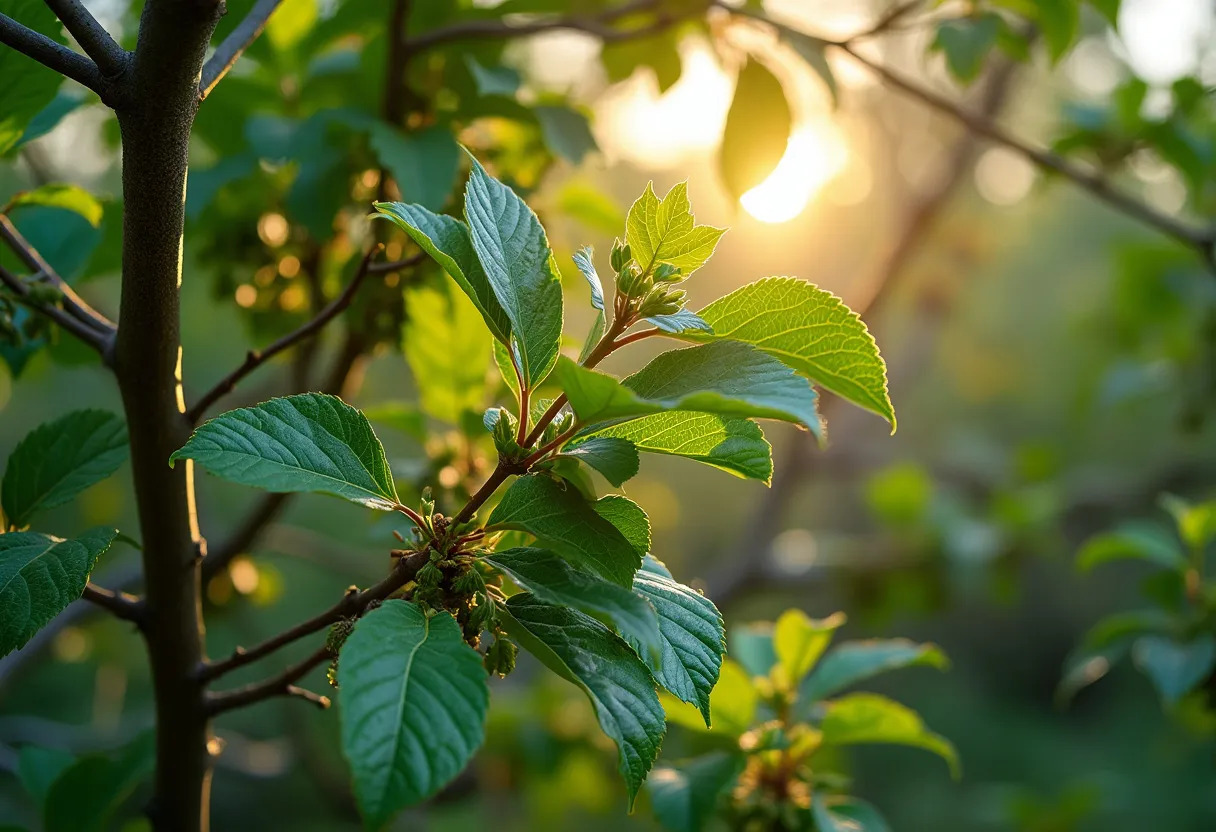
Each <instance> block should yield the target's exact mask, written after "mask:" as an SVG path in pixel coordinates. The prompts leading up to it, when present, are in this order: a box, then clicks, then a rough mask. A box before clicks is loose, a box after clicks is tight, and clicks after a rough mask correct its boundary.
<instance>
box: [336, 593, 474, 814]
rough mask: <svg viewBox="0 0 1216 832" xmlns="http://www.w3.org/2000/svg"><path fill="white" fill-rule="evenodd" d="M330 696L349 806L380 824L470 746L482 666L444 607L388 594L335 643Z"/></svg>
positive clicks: (435, 781) (440, 781) (438, 780)
mask: <svg viewBox="0 0 1216 832" xmlns="http://www.w3.org/2000/svg"><path fill="white" fill-rule="evenodd" d="M338 705H339V707H340V709H341V710H340V715H341V722H342V728H341V731H342V752H343V754H345V755H346V759H347V761H348V762H349V763H350V767H351V773H352V775H353V778H354V784H355V796H356V797H357V798H358V801H359V809H360V811H361V812H362V814H363V818H364V820H365V821H366V823H367V825H368V826H369V827H371V828H380V827H382V826H383V825H384V824H385V822H386V821H387V820H388V819H389V818H391V817H392V816H393V815H395V814H396V813H397V812H398V811H400V810H401V809H403V808H405V807H406V806H411V805H413V804H416V803H420V802H421V801H423V800H426V799H427V798H428V797H430V796H432V795H434V794H436V793H437V792H439V790H440V789H442V788H443V787H444V786H446V785H447V784H448V783H449V782H451V781H452V780H453V779H454V778H455V777H456V775H458V774H460V772H461V771H462V770H463V769H464V767H465V766H466V765H467V764H468V762H469V760H471V759H472V757H473V755H474V754H475V753H476V752H477V749H478V748H479V747H480V746H481V743H482V741H483V740H484V738H485V721H486V710H487V708H488V706H489V689H488V688H487V687H486V671H485V669H484V668H483V667H482V663H481V656H480V655H478V653H477V651H476V650H474V649H473V648H471V647H469V645H467V644H465V642H464V636H463V635H462V633H461V630H460V625H459V624H457V623H456V619H454V618H452V616H450V615H449V614H447V613H446V612H440V613H437V614H435V615H432V616H428V615H427V614H426V613H424V612H423V611H422V610H421V609H419V608H418V606H416V605H415V604H411V603H408V602H406V601H397V600H389V601H385V602H384V603H383V604H381V605H380V606H379V607H377V608H376V609H374V610H372V611H371V612H369V613H368V614H367V615H365V616H363V618H361V619H360V620H359V622H358V623H357V624H356V625H355V629H354V632H352V633H351V634H350V637H349V638H347V640H346V643H345V644H343V645H342V651H341V654H340V656H339V660H338Z"/></svg>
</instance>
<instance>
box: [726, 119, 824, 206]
mask: <svg viewBox="0 0 1216 832" xmlns="http://www.w3.org/2000/svg"><path fill="white" fill-rule="evenodd" d="M847 161H848V149H847V147H846V145H845V142H844V140H843V138H842V137H841V135H840V131H839V130H838V129H837V128H835V127H834V126H833V125H832V124H831V123H830V122H828V121H826V120H825V121H824V122H821V123H817V124H809V125H803V126H801V127H799V128H797V129H796V130H795V131H794V132H793V133H792V134H791V135H790V139H789V143H788V144H787V145H786V147H785V155H784V156H782V157H781V161H780V162H778V163H777V167H776V168H775V169H774V170H773V172H772V173H771V174H769V177H768V178H767V179H765V180H764V181H763V182H761V183H760V184H759V185H757V186H756V187H754V188H752V189H751V190H750V191H748V192H747V193H745V194H743V196H741V197H740V198H739V203H740V204H741V205H742V206H743V210H745V211H747V213H749V214H751V215H752V216H753V217H755V218H756V219H758V220H760V221H761V222H767V223H781V222H789V221H790V220H792V219H794V218H795V217H797V216H798V215H799V214H801V213H802V212H803V211H804V210H805V209H806V207H807V206H808V205H809V204H810V203H811V200H812V199H814V198H815V197H816V196H817V195H818V194H819V192H820V191H821V190H823V187H824V185H826V184H827V183H828V182H830V181H831V180H832V178H833V177H834V176H836V174H837V173H839V172H840V171H841V170H842V169H843V168H844V167H845V164H846V163H847Z"/></svg>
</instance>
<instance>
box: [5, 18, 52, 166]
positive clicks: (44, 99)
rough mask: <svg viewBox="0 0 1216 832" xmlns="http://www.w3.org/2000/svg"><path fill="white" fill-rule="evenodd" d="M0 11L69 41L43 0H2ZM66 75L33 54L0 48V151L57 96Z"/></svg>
mask: <svg viewBox="0 0 1216 832" xmlns="http://www.w3.org/2000/svg"><path fill="white" fill-rule="evenodd" d="M0 12H2V13H3V14H5V15H7V16H8V17H11V18H12V19H13V20H15V21H17V22H18V23H20V24H22V25H24V26H26V27H28V28H30V29H33V30H34V31H36V32H39V33H41V34H43V35H46V36H47V37H49V38H50V39H51V40H53V41H55V42H56V43H59V44H66V43H67V41H66V40H65V39H64V36H63V27H62V26H60V25H59V19H58V18H56V17H55V13H54V12H52V11H51V10H50V8H48V7H47V6H46V4H44V3H42V2H41V0H0ZM62 82H63V77H62V76H61V75H60V74H59V73H58V72H55V71H54V70H52V69H48V68H47V67H44V66H43V65H42V64H40V63H38V62H36V61H35V60H33V59H32V58H27V57H26V56H25V55H23V54H21V53H20V52H18V51H17V50H16V49H11V48H9V47H5V48H4V49H0V154H3V153H7V152H8V151H9V150H10V149H11V148H12V147H14V146H15V145H16V144H17V142H18V141H19V140H20V139H21V137H22V135H24V134H25V131H26V129H27V128H29V126H30V123H31V122H32V121H33V120H34V118H35V117H36V116H37V115H38V114H39V113H40V112H42V110H43V109H44V108H46V107H47V106H49V105H50V104H51V102H52V101H54V100H55V93H56V92H57V91H58V90H59V86H60V84H61V83H62Z"/></svg>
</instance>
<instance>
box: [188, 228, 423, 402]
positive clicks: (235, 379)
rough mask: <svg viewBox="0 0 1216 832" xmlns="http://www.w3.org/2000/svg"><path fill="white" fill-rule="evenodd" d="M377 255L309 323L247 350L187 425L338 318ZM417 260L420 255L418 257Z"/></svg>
mask: <svg viewBox="0 0 1216 832" xmlns="http://www.w3.org/2000/svg"><path fill="white" fill-rule="evenodd" d="M377 251H379V246H373V247H372V248H371V249H370V250H369V251H368V252H367V254H365V255H364V256H363V260H362V262H361V263H360V264H359V269H358V271H356V272H355V276H354V278H352V279H351V282H350V283H349V284H347V286H346V288H345V289H344V290H343V291H342V294H340V295H338V297H336V298H334V299H333V300H332V301H331V302H330V303H329V305H328V306H326V307H325V308H324V309H322V310H321V311H320V313H318V314H317V316H316V317H314V318H313V319H312V320H311V321H309V322H308V323H306V324H304V325H303V326H301V327H300V328H299V329H297V330H295V331H294V332H289V333H287V334H286V335H284V336H283V337H282V338H280V339H279V340H277V341H275V342H274V343H273V344H271V345H270V346H268V347H266V349H264V350H250V351H249V352H248V353H246V354H245V361H244V362H243V363H242V364H241V365H240V366H239V367H237V368H236V369H235V370H233V371H232V372H231V373H229V374H228V375H227V376H225V377H224V378H222V379H221V380H220V381H219V383H217V384H216V385H215V386H214V387H212V388H211V389H210V390H208V391H207V392H206V393H205V394H204V395H203V397H202V398H201V399H199V400H198V402H197V403H196V404H195V405H194V407H192V408H190V409H189V410H188V411H186V418H187V419H188V420H189V421H190V423H191V424H195V423H197V422H198V420H199V419H200V418H202V416H203V414H204V413H206V412H207V410H208V409H209V408H210V407H211V405H213V404H215V403H216V402H217V401H219V400H220V399H221V398H223V397H224V396H226V395H228V393H230V392H232V390H233V388H235V387H236V386H237V384H239V383H240V381H241V380H242V379H243V378H245V376H247V375H249V374H250V373H252V372H253V371H254V370H256V369H257V368H258V367H261V366H262V365H263V364H265V363H266V362H267V361H269V360H270V359H271V358H274V357H275V356H276V355H278V354H279V353H281V352H283V351H284V350H287V349H290V348H291V347H293V346H295V345H296V344H298V343H299V342H300V341H303V340H304V339H306V338H311V337H312V336H314V335H316V334H317V333H318V332H320V331H321V330H322V329H323V328H324V327H325V325H326V324H328V323H329V322H330V321H332V320H333V319H334V318H336V317H337V316H338V315H340V314H341V313H342V310H344V309H346V307H348V306H350V304H351V301H353V300H354V299H355V293H356V292H358V291H359V287H360V285H362V283H363V280H364V278H366V277H367V275H368V272H369V269H368V267H369V266H370V265H371V259H372V257H373V256H374V255H375V254H376V252H377ZM419 258H421V255H419Z"/></svg>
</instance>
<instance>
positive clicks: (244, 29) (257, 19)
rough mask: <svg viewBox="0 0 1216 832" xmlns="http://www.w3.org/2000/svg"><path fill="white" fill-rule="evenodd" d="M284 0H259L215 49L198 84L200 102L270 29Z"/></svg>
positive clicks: (204, 67)
mask: <svg viewBox="0 0 1216 832" xmlns="http://www.w3.org/2000/svg"><path fill="white" fill-rule="evenodd" d="M280 1H281V0H258V2H256V3H254V4H253V8H252V9H250V10H249V13H248V14H247V15H245V19H244V20H242V21H241V22H240V23H238V24H237V26H236V28H235V29H233V30H232V31H231V32H229V34H228V37H226V38H224V40H223V41H222V42H221V43H220V45H219V46H217V47H216V48H215V52H214V53H213V54H212V55H211V57H210V58H209V59H208V60H207V63H205V64H204V65H203V72H202V77H201V78H200V80H199V84H198V100H199V101H202V100H203V99H205V98H206V97H207V96H208V95H210V94H211V91H212V90H213V89H215V85H216V84H218V83H219V82H220V80H221V79H222V78H223V77H224V76H225V75H227V74H228V71H229V70H230V69H232V67H234V66H235V65H236V62H237V61H238V60H239V59H240V57H241V55H242V54H244V52H245V50H246V49H248V48H249V45H250V44H251V43H253V42H254V41H255V40H257V39H258V35H260V34H262V30H263V29H265V28H266V21H268V20H270V16H271V15H272V14H274V10H275V9H277V8H278V7H279V3H280Z"/></svg>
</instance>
